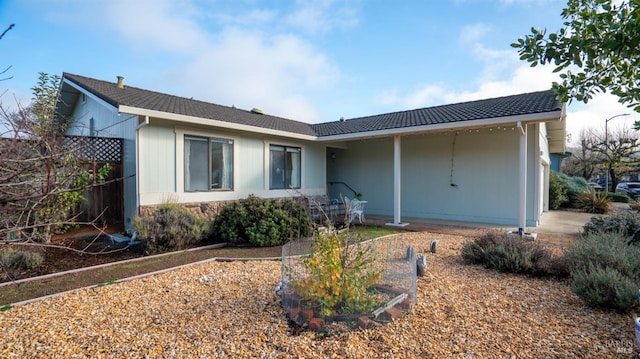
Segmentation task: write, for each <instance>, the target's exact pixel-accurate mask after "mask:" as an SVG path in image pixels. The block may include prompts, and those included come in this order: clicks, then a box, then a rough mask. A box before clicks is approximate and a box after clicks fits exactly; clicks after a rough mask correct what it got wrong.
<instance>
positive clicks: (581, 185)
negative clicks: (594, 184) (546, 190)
mask: <svg viewBox="0 0 640 359" xmlns="http://www.w3.org/2000/svg"><path fill="white" fill-rule="evenodd" d="M558 176H559V177H560V179H561V180H562V181H563V182H564V183H565V185H566V193H567V197H568V204H572V203H574V202H575V201H576V200H577V199H578V196H579V194H580V193H583V192H585V191H587V190H589V189H591V187H590V186H589V183H587V180H585V179H584V178H582V177H579V176H574V177H569V176H567V175H565V174H563V173H559V174H558Z"/></svg>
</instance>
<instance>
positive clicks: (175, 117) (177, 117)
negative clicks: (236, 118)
mask: <svg viewBox="0 0 640 359" xmlns="http://www.w3.org/2000/svg"><path fill="white" fill-rule="evenodd" d="M118 112H120V113H127V114H131V115H138V116H149V117H155V118H161V119H166V120H171V121H176V122H180V123H186V124H191V125H202V126H215V127H220V128H226V129H230V130H237V131H247V132H254V133H261V134H265V135H272V136H281V137H288V138H295V139H299V140H305V141H316V140H318V137H317V136H310V135H305V134H301V133H295V132H287V131H280V130H274V129H270V128H264V127H258V126H250V125H242V124H238V123H233V122H226V121H220V120H213V119H208V118H201V117H193V116H187V115H181V114H176V113H170V112H163V111H157V110H149V109H145V108H139V107H132V106H125V105H120V106H119V107H118Z"/></svg>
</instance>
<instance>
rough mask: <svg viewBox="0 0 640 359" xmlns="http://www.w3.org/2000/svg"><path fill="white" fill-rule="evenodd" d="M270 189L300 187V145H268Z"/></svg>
mask: <svg viewBox="0 0 640 359" xmlns="http://www.w3.org/2000/svg"><path fill="white" fill-rule="evenodd" d="M269 159H270V161H269V165H270V169H269V172H270V179H271V181H270V184H269V188H270V189H288V188H300V172H301V170H300V168H301V167H300V164H301V163H300V162H301V150H300V147H289V146H278V145H270V146H269Z"/></svg>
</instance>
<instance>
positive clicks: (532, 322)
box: [0, 233, 640, 358]
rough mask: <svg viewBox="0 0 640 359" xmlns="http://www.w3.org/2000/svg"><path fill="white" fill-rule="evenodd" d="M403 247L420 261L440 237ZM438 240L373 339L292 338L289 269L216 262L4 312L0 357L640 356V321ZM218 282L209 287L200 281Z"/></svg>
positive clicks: (367, 334)
mask: <svg viewBox="0 0 640 359" xmlns="http://www.w3.org/2000/svg"><path fill="white" fill-rule="evenodd" d="M405 236H406V237H407V238H408V239H411V240H412V241H413V242H412V245H413V247H414V248H415V249H416V251H417V252H422V253H426V252H428V251H429V248H428V245H429V242H430V241H431V240H432V239H434V238H436V235H433V234H428V233H413V234H406V235H405ZM437 238H438V240H439V244H438V255H434V256H431V257H430V258H429V271H428V272H427V273H425V276H424V277H419V278H418V292H417V297H416V303H415V305H414V306H413V308H412V309H411V311H410V312H408V313H406V314H405V315H402V316H400V317H398V318H396V319H395V320H394V321H393V322H391V323H387V324H384V325H379V326H375V327H368V329H366V330H355V331H352V332H349V333H345V334H337V335H326V336H322V337H319V336H318V335H317V333H315V332H311V331H304V332H294V331H292V330H291V328H290V327H289V323H288V319H287V314H286V312H285V310H284V309H283V308H282V305H281V303H280V298H279V297H278V296H277V295H276V294H275V293H274V290H273V289H274V287H275V285H276V284H277V283H278V282H279V281H280V280H281V279H282V276H281V267H282V263H281V262H280V261H273V262H267V261H265V262H253V263H251V264H250V265H248V264H245V263H240V262H208V263H200V264H197V265H192V266H189V267H185V268H181V269H177V270H174V271H170V272H166V273H162V274H157V275H153V276H148V277H144V278H140V279H135V280H132V281H128V282H121V283H115V284H111V285H105V286H101V287H93V288H86V289H82V290H78V291H74V292H69V293H65V294H62V295H59V296H54V297H51V298H47V299H44V300H40V301H37V302H33V303H31V304H28V305H15V306H13V307H12V308H11V309H8V310H6V311H0V333H2V340H0V358H47V357H50V358H54V357H55V358H72V357H75V358H109V357H113V358H144V357H149V358H207V357H208V358H214V357H228V358H248V357H250V358H260V357H264V358H269V357H271V358H318V357H322V358H449V357H455V358H465V357H466V358H512V357H514V358H630V357H633V356H634V354H635V352H636V351H637V348H636V347H635V338H634V332H633V326H632V321H633V318H636V317H639V316H640V313H638V312H637V311H636V312H635V313H627V314H619V313H615V312H610V311H604V310H599V309H593V308H590V307H588V306H587V305H585V303H584V302H583V301H582V300H580V299H579V298H578V297H577V296H576V295H575V294H573V293H572V292H571V289H570V288H569V286H568V285H567V283H566V282H564V281H560V280H556V279H551V278H534V277H530V276H518V275H512V274H504V273H500V272H497V271H492V270H486V269H484V268H483V267H481V266H476V265H465V264H463V261H462V259H461V257H460V248H461V246H462V244H463V243H464V242H465V240H468V238H464V237H459V236H451V235H443V234H437ZM212 273H214V274H215V280H211V281H208V282H206V285H204V284H203V283H199V282H198V281H197V279H198V278H201V277H202V276H205V275H210V274H212ZM174 283H178V284H179V285H174ZM329 325H330V324H327V323H325V327H327V326H329Z"/></svg>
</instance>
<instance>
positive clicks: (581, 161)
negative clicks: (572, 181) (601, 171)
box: [562, 129, 603, 180]
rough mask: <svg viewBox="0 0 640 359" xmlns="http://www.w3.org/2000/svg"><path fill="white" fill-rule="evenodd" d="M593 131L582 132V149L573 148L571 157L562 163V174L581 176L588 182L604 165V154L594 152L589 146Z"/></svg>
mask: <svg viewBox="0 0 640 359" xmlns="http://www.w3.org/2000/svg"><path fill="white" fill-rule="evenodd" d="M591 132H592V131H587V130H584V129H583V130H582V131H581V132H580V147H575V148H571V149H570V150H569V151H570V152H571V153H572V155H571V157H569V158H567V159H565V160H564V161H563V162H562V172H563V173H565V174H567V175H569V176H580V177H582V178H584V179H586V180H588V179H589V178H591V177H593V174H594V172H595V170H596V169H597V168H598V167H600V165H601V164H602V163H603V156H602V154H600V153H598V152H596V151H593V150H592V149H591V148H590V147H589V146H588V144H587V141H588V140H589V138H590V137H591V135H592V134H591Z"/></svg>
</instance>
